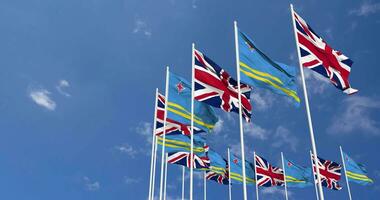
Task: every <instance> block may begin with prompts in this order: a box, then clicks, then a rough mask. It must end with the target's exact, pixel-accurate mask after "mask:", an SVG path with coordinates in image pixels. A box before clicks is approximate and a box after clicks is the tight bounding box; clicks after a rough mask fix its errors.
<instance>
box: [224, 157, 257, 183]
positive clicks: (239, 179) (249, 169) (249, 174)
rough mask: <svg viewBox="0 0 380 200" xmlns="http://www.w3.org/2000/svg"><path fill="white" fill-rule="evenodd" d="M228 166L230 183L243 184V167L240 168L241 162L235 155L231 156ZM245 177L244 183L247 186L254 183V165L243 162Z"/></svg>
mask: <svg viewBox="0 0 380 200" xmlns="http://www.w3.org/2000/svg"><path fill="white" fill-rule="evenodd" d="M230 159H231V160H230V165H231V166H229V167H231V169H230V171H231V174H230V176H231V182H232V183H235V184H242V183H243V171H242V169H243V167H242V164H243V163H242V160H241V159H240V158H238V157H237V156H235V155H231V158H230ZM245 175H246V183H247V184H248V185H252V184H254V183H255V171H254V165H253V164H252V163H251V162H248V161H245Z"/></svg>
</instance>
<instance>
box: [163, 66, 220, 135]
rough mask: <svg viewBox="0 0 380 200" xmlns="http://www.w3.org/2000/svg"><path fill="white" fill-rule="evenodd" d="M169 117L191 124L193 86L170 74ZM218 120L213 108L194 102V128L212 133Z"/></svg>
mask: <svg viewBox="0 0 380 200" xmlns="http://www.w3.org/2000/svg"><path fill="white" fill-rule="evenodd" d="M168 96H169V97H168V108H167V109H168V114H167V117H168V118H170V119H173V120H175V121H178V122H181V123H184V124H191V84H190V83H189V82H188V81H187V80H186V79H184V78H182V77H180V76H178V75H176V74H174V73H171V72H170V74H169V95H168ZM217 121H218V118H217V117H216V115H215V112H214V110H213V108H212V107H211V106H209V105H207V104H205V103H202V102H198V101H196V100H194V126H196V127H198V128H201V129H202V130H204V131H207V132H210V131H211V130H212V129H213V128H214V126H215V123H216V122H217Z"/></svg>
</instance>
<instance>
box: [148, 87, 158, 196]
mask: <svg viewBox="0 0 380 200" xmlns="http://www.w3.org/2000/svg"><path fill="white" fill-rule="evenodd" d="M155 95H156V96H155V102H154V117H153V131H152V154H151V155H152V156H151V158H150V177H149V197H148V199H150V200H152V196H153V195H152V194H153V187H154V183H153V176H154V175H153V165H154V164H153V162H155V160H154V157H155V156H154V154H155V143H156V139H155V138H156V134H155V131H156V120H157V119H156V117H157V95H158V88H156V94H155Z"/></svg>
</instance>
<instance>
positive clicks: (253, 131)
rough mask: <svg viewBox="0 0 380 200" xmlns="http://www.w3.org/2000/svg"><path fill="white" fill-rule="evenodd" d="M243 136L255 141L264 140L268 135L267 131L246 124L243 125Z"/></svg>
mask: <svg viewBox="0 0 380 200" xmlns="http://www.w3.org/2000/svg"><path fill="white" fill-rule="evenodd" d="M243 129H244V134H246V135H248V136H251V137H253V138H256V139H260V140H266V139H267V138H268V135H269V131H268V130H266V129H264V128H262V127H260V126H259V125H257V124H253V123H246V122H244V124H243Z"/></svg>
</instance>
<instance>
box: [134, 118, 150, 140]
mask: <svg viewBox="0 0 380 200" xmlns="http://www.w3.org/2000/svg"><path fill="white" fill-rule="evenodd" d="M152 129H153V128H152V123H149V122H142V123H140V124H139V125H138V126H137V127H136V129H135V131H136V133H138V134H140V135H142V136H143V137H145V138H146V140H147V141H148V142H149V143H152V136H153V132H152V131H153V130H152Z"/></svg>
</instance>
